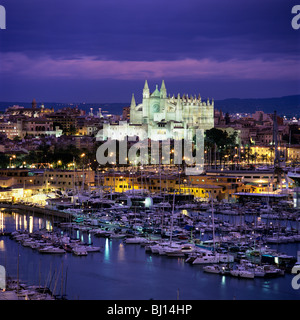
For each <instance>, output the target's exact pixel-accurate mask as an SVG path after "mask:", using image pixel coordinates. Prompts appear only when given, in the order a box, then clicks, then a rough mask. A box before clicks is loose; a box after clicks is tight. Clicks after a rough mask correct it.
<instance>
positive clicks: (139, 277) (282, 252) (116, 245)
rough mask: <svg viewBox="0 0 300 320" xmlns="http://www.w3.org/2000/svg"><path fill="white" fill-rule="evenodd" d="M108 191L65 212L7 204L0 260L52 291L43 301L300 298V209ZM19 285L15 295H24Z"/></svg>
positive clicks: (13, 272) (29, 281)
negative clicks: (159, 199)
mask: <svg viewBox="0 0 300 320" xmlns="http://www.w3.org/2000/svg"><path fill="white" fill-rule="evenodd" d="M114 196H115V197H114V198H115V200H114V201H111V200H110V201H108V200H109V199H106V200H107V201H105V199H103V201H102V202H101V203H102V208H101V209H100V208H99V207H98V208H95V207H94V208H91V206H90V203H89V202H85V206H82V205H81V206H80V208H77V209H76V208H74V206H73V208H66V207H64V209H63V210H61V214H63V213H66V217H67V218H62V217H61V216H60V215H57V216H56V217H55V219H54V218H53V215H47V214H45V212H46V211H45V212H44V214H41V212H37V211H34V210H33V211H30V210H25V211H24V212H22V208H18V207H17V206H16V210H13V208H14V205H11V207H10V208H9V209H8V208H7V206H6V208H3V209H2V211H1V212H0V214H1V219H0V220H1V232H2V233H1V235H0V244H1V251H0V258H1V260H0V261H1V262H0V264H1V265H3V266H5V269H6V271H7V274H8V275H9V277H10V278H11V279H13V280H14V283H15V282H16V279H19V281H20V282H22V283H26V288H27V287H31V286H36V287H38V288H40V290H41V288H43V290H44V291H47V292H51V293H52V294H50V295H48V296H47V297H44V299H71V300H74V299H83V300H84V299H102V300H106V299H108V300H109V299H113V300H114V299H133V300H135V299H136V300H139V299H145V300H148V299H183V300H184V299H191V300H194V299H225V300H228V299H229V300H231V299H257V297H260V299H271V300H272V299H298V298H299V293H298V291H297V290H295V289H293V288H292V286H291V281H292V278H293V276H294V275H293V274H292V272H291V271H292V268H293V267H294V266H295V265H296V264H297V252H298V251H299V250H300V236H299V211H298V210H297V209H295V208H293V207H292V206H291V204H290V203H289V202H285V201H283V202H280V203H277V204H274V205H272V207H270V206H267V205H266V204H265V203H259V202H253V203H249V202H248V203H246V204H239V203H224V202H220V203H218V202H216V201H213V202H209V201H208V202H195V201H193V202H190V205H188V203H187V202H185V203H179V202H176V204H175V196H174V195H173V196H172V197H170V198H169V200H170V201H169V202H164V205H163V203H160V205H156V206H153V207H152V208H145V207H134V208H130V207H128V206H123V207H120V206H119V202H118V199H119V198H118V195H117V194H115V195H114ZM119 196H121V195H119ZM139 196H140V197H141V198H143V197H146V195H143V194H142V193H141V194H140V195H139ZM108 198H109V195H108ZM85 199H86V198H85ZM92 199H94V202H96V201H95V195H94V196H93V197H92ZM122 199H123V200H124V194H123V195H122ZM97 203H98V204H99V202H97ZM103 203H106V204H108V203H109V205H107V206H105V207H103ZM168 204H169V205H168ZM170 277H172V279H171V278H170ZM51 279H52V280H51ZM54 279H55V280H54ZM128 279H130V280H128ZM245 281H246V282H245ZM193 282H196V284H197V285H198V287H195V284H194V283H193ZM192 283H193V285H192ZM163 285H164V290H161V289H160V288H161V286H163ZM206 286H209V288H210V289H209V290H206V289H205V288H206ZM240 286H241V287H244V286H246V287H247V290H243V291H242V292H241V291H240V290H239V289H238V288H239V287H240ZM100 287H101V288H105V290H100ZM145 287H147V288H149V290H148V289H147V290H146V291H145V290H144V289H143V290H142V289H141V288H145ZM24 288H25V287H24ZM24 288H23V289H22V288H21V289H22V290H23V291H21V294H20V295H14V298H15V299H16V298H20V299H24V297H25V295H24V292H25V291H24V290H25V289H24ZM84 288H88V289H87V290H85V289H84ZM26 290H28V289H26ZM141 290H142V291H141ZM8 291H10V290H7V292H8ZM22 292H23V294H22ZM254 292H255V293H254ZM31 296H32V297H35V295H34V294H33V293H32V294H31ZM38 297H39V298H38V299H42V298H41V296H38ZM26 298H28V297H26Z"/></svg>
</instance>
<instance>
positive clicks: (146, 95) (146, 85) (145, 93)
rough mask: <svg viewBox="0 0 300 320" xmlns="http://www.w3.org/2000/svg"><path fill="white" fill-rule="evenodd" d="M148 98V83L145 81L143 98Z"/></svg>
mask: <svg viewBox="0 0 300 320" xmlns="http://www.w3.org/2000/svg"><path fill="white" fill-rule="evenodd" d="M149 96H150V90H149V86H148V81H147V80H146V81H145V85H144V89H143V98H149Z"/></svg>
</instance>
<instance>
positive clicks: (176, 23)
mask: <svg viewBox="0 0 300 320" xmlns="http://www.w3.org/2000/svg"><path fill="white" fill-rule="evenodd" d="M298 2H299V1H298ZM1 4H2V5H4V6H5V8H6V13H7V17H6V19H7V29H6V30H0V101H24V102H26V101H31V100H32V99H33V98H36V100H37V101H41V102H49V101H57V102H74V101H76V102H128V103H129V102H130V100H131V94H132V93H135V95H136V100H137V102H140V101H141V94H142V92H141V91H142V88H143V86H144V81H145V79H147V80H148V83H149V85H150V90H154V89H155V85H156V84H159V85H160V84H161V80H162V79H164V80H165V83H166V87H167V90H168V93H170V94H175V95H177V93H182V94H183V93H187V94H193V95H194V94H197V95H198V93H200V94H201V96H202V97H211V98H214V99H224V98H259V97H279V96H284V95H293V94H300V59H299V54H300V29H299V30H294V29H292V27H291V20H292V17H293V15H292V13H291V10H292V7H293V6H294V5H295V4H298V3H297V0H243V1H241V0H226V1H224V0H185V1H179V0H159V1H158V0H127V1H124V0H76V1H69V0H51V1H50V0H42V1H41V0H26V1H24V0H14V1H12V0H2V1H1Z"/></svg>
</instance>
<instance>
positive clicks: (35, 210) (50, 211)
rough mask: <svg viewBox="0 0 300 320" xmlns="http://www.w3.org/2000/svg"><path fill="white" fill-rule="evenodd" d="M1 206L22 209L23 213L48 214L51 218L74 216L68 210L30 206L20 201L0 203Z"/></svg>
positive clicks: (15, 209)
mask: <svg viewBox="0 0 300 320" xmlns="http://www.w3.org/2000/svg"><path fill="white" fill-rule="evenodd" d="M0 208H3V209H8V210H11V211H20V212H22V213H33V214H36V215H41V216H47V217H49V218H59V219H63V220H67V221H68V220H70V219H71V217H72V215H71V214H70V213H68V212H63V211H59V210H53V209H48V208H43V207H37V206H29V205H25V204H20V203H0Z"/></svg>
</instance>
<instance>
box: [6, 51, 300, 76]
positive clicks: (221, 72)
mask: <svg viewBox="0 0 300 320" xmlns="http://www.w3.org/2000/svg"><path fill="white" fill-rule="evenodd" d="M0 59H1V66H0V75H1V74H2V76H5V75H6V76H12V77H21V78H27V79H33V78H34V79H39V78H40V79H53V78H56V79H81V80H84V79H86V80H98V79H118V80H138V79H141V80H144V79H162V78H164V79H168V78H172V79H188V80H192V79H219V80H220V79H223V80H226V79H252V80H253V79H260V80H268V79H270V80H271V79H274V78H280V79H281V80H298V79H299V73H298V71H297V70H299V67H300V62H299V60H294V59H282V58H281V59H274V60H266V61H265V60H262V59H247V60H246V59H245V60H238V59H229V60H225V61H217V60H213V59H208V58H206V59H198V60H197V59H181V60H171V61H167V60H158V61H126V60H124V61H118V60H99V59H96V58H95V57H93V56H83V57H81V58H77V59H75V58H72V59H54V58H52V57H49V56H43V57H39V58H37V57H29V56H27V55H25V54H23V53H0Z"/></svg>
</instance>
